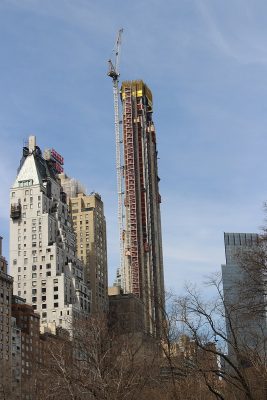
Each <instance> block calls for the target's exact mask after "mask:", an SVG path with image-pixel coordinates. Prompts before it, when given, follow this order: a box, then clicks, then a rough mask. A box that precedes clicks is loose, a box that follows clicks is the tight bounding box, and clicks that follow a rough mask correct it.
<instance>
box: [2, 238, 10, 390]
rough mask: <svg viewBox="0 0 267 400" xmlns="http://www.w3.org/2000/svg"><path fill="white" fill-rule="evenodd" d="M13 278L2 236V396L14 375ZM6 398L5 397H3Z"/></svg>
mask: <svg viewBox="0 0 267 400" xmlns="http://www.w3.org/2000/svg"><path fill="white" fill-rule="evenodd" d="M12 286H13V279H12V277H11V276H9V275H8V274H7V261H6V259H5V257H4V256H3V255H2V237H0V398H1V396H5V397H6V398H7V396H9V395H10V390H11V376H12V369H11V368H12V342H11V326H12V315H11V301H12ZM3 398H4V397H3Z"/></svg>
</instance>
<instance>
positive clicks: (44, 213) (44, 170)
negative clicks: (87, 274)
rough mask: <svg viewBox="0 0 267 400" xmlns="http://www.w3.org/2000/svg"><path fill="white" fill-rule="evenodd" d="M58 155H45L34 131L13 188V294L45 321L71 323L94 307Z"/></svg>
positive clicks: (11, 233)
mask: <svg viewBox="0 0 267 400" xmlns="http://www.w3.org/2000/svg"><path fill="white" fill-rule="evenodd" d="M57 159H59V160H60V159H61V158H60V156H59V155H58V154H57V153H56V152H55V151H54V150H52V151H46V152H45V158H44V157H43V155H42V152H41V150H40V148H39V147H38V146H37V145H36V139H35V136H30V138H29V144H28V146H26V147H24V148H23V157H22V159H21V162H20V167H19V170H18V174H17V177H16V180H15V182H14V184H13V186H12V188H11V191H10V202H11V212H10V217H11V218H10V260H11V269H12V274H13V276H14V294H15V295H18V296H20V297H22V298H24V299H25V300H26V303H28V304H32V307H33V309H34V310H35V311H37V312H38V313H40V323H41V326H43V327H44V328H45V327H47V326H49V325H51V326H52V325H53V326H55V325H56V326H61V327H63V328H67V329H69V328H70V327H71V321H72V319H73V318H74V317H75V316H76V315H79V314H81V313H88V312H89V311H90V301H91V294H90V290H89V288H88V286H87V285H86V284H85V280H84V268H83V264H82V262H81V261H80V260H79V259H78V258H77V256H76V239H75V233H74V231H73V227H72V222H71V217H70V215H69V212H68V206H67V204H66V195H65V193H64V192H63V190H62V187H61V185H60V181H59V179H58V172H62V169H61V167H60V166H59V165H58V162H57Z"/></svg>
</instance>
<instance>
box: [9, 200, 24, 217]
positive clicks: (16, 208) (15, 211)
mask: <svg viewBox="0 0 267 400" xmlns="http://www.w3.org/2000/svg"><path fill="white" fill-rule="evenodd" d="M10 218H12V219H13V220H16V219H20V218H21V204H20V203H16V204H11V209H10Z"/></svg>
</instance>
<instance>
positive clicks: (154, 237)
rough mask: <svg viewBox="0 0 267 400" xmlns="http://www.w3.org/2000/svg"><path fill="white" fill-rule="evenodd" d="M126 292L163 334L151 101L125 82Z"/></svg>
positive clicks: (140, 87)
mask: <svg viewBox="0 0 267 400" xmlns="http://www.w3.org/2000/svg"><path fill="white" fill-rule="evenodd" d="M121 99H122V110H123V147H124V186H125V188H124V190H125V236H124V250H125V260H124V268H123V271H122V285H123V289H124V292H126V293H133V294H135V295H136V296H137V297H139V298H140V299H141V300H142V301H143V303H144V310H145V325H146V330H147V332H149V333H152V334H153V335H156V336H159V335H160V331H161V326H162V321H163V309H164V276H163V256H162V237H161V218H160V202H161V197H160V194H159V187H158V183H159V177H158V165H157V154H158V152H157V144H156V134H155V127H154V123H153V120H152V113H153V101H152V93H151V91H150V89H149V88H148V87H147V85H146V84H144V82H143V81H131V82H123V83H122V88H121Z"/></svg>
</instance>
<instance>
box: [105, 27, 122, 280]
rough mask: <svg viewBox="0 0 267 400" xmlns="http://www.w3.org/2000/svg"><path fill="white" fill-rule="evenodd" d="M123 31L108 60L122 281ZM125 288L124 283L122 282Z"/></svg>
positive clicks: (119, 33)
mask: <svg viewBox="0 0 267 400" xmlns="http://www.w3.org/2000/svg"><path fill="white" fill-rule="evenodd" d="M122 33H123V29H120V30H119V31H118V34H117V38H116V42H115V46H114V50H113V52H114V59H113V60H111V59H110V60H108V68H109V69H108V73H107V74H108V76H110V77H111V78H112V82H113V98H114V121H115V142H116V174H117V192H118V225H119V240H120V273H121V276H122V279H124V278H125V273H124V212H123V206H124V205H123V165H122V142H123V138H122V130H121V123H120V122H121V121H120V107H119V76H120V69H119V67H120V51H121V37H122ZM122 287H124V282H122Z"/></svg>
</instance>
